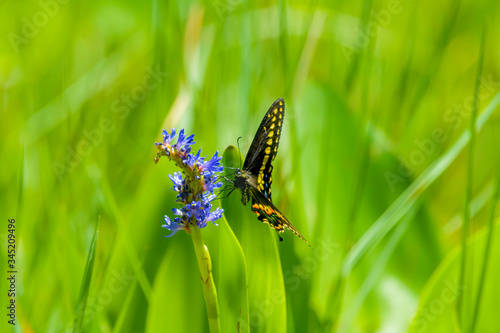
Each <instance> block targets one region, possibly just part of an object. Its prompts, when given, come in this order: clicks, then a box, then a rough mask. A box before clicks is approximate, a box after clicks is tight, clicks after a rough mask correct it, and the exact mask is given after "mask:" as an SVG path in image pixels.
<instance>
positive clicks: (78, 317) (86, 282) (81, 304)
mask: <svg viewBox="0 0 500 333" xmlns="http://www.w3.org/2000/svg"><path fill="white" fill-rule="evenodd" d="M98 234H99V232H98V231H97V225H96V229H95V232H94V237H93V238H92V243H91V244H90V248H89V253H88V256H87V265H86V266H85V272H84V273H83V280H82V286H81V289H80V298H79V300H78V305H77V306H76V313H75V321H74V324H73V332H83V319H84V318H85V308H86V306H87V298H88V296H89V289H90V282H91V281H92V271H93V270H94V262H95V254H96V248H97V236H98Z"/></svg>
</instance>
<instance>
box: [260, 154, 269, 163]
mask: <svg viewBox="0 0 500 333" xmlns="http://www.w3.org/2000/svg"><path fill="white" fill-rule="evenodd" d="M268 160H269V155H266V156H264V160H263V161H262V165H266V164H267V161H268Z"/></svg>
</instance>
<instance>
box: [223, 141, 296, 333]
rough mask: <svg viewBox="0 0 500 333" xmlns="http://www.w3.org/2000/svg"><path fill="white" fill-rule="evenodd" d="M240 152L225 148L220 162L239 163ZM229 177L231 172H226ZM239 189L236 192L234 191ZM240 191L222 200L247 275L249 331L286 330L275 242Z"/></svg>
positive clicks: (282, 287)
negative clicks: (238, 245) (238, 244)
mask: <svg viewBox="0 0 500 333" xmlns="http://www.w3.org/2000/svg"><path fill="white" fill-rule="evenodd" d="M240 158H241V156H240V153H239V151H238V149H236V147H234V146H229V147H227V148H226V150H225V151H224V154H223V164H224V166H226V167H238V166H239V165H240ZM229 178H232V175H229ZM235 192H239V191H235ZM240 195H241V193H233V194H232V195H231V196H229V197H228V198H226V199H223V200H222V206H223V207H224V211H225V213H224V214H225V216H226V218H227V221H228V223H229V225H230V226H231V228H232V229H233V230H234V233H235V235H236V237H237V238H238V240H239V241H240V244H241V247H242V249H243V252H244V254H245V259H246V264H247V278H248V302H249V321H248V322H247V323H242V324H243V325H249V327H250V330H251V331H252V332H286V330H287V328H286V322H287V321H286V296H285V286H284V282H283V274H282V270H281V261H280V257H279V252H278V248H277V245H276V241H277V239H278V237H277V236H276V233H275V232H274V230H272V229H271V228H270V227H269V226H268V225H266V224H264V223H261V222H260V221H259V220H257V218H256V217H255V215H254V214H252V213H251V210H250V207H245V206H243V205H242V203H241V201H240V199H241V196H240Z"/></svg>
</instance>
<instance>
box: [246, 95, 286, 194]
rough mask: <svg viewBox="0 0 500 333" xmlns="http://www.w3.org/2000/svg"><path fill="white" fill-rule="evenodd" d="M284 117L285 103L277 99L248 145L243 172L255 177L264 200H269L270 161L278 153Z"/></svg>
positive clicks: (271, 168) (271, 180) (271, 167)
mask: <svg viewBox="0 0 500 333" xmlns="http://www.w3.org/2000/svg"><path fill="white" fill-rule="evenodd" d="M284 117H285V102H284V101H283V99H282V98H279V99H277V100H276V101H275V102H274V103H273V104H272V105H271V107H270V108H269V110H268V111H267V113H266V115H265V116H264V119H262V122H261V123H260V126H259V129H258V130H257V133H256V134H255V137H254V139H253V141H252V144H251V145H250V149H249V150H248V153H247V156H246V157H245V163H244V164H243V171H245V173H247V174H249V175H250V177H255V179H254V182H255V186H256V187H257V189H258V190H259V191H260V192H262V193H263V194H264V196H265V197H266V198H268V199H269V200H270V199H271V184H272V182H273V179H272V177H271V175H272V172H273V166H272V161H273V160H274V158H275V157H276V154H277V153H278V145H279V140H280V137H281V129H282V127H283V119H284Z"/></svg>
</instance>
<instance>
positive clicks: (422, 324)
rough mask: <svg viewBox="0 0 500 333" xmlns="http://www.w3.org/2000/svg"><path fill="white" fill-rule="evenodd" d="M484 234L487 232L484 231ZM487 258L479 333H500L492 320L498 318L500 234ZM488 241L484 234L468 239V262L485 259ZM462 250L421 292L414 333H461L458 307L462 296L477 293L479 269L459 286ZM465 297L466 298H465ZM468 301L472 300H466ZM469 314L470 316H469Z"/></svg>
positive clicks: (446, 261)
mask: <svg viewBox="0 0 500 333" xmlns="http://www.w3.org/2000/svg"><path fill="white" fill-rule="evenodd" d="M483 231H484V230H483ZM493 239H494V241H493V242H492V244H491V248H490V254H489V257H488V267H489V269H488V271H487V274H486V277H485V282H484V284H483V288H484V289H483V294H482V300H481V312H480V314H479V317H478V319H477V323H476V330H477V332H499V331H500V321H498V320H492V318H495V317H497V316H498V304H499V303H498V295H499V294H500V286H499V285H498V284H497V283H496V281H498V280H499V279H500V266H499V265H498V264H497V262H498V259H497V258H498V256H500V233H496V234H495V235H494V237H493ZM487 240H488V238H487V237H486V233H485V232H480V233H479V235H477V236H476V237H474V238H472V239H469V244H468V249H469V253H470V257H469V258H468V260H470V261H472V262H476V263H480V262H482V261H483V259H484V258H485V244H486V242H487ZM460 255H461V251H460V248H459V247H457V248H456V249H455V251H453V252H452V253H450V254H449V255H448V256H447V257H446V258H445V259H444V260H443V261H442V263H441V264H440V265H439V267H438V268H437V269H436V271H435V272H434V274H433V275H432V276H431V278H430V279H429V281H428V283H427V285H426V286H425V288H424V290H423V291H422V293H421V298H420V305H419V308H418V311H417V313H416V315H415V318H414V320H413V322H412V325H411V328H410V332H411V333H425V332H458V331H459V330H458V318H457V316H456V312H455V309H456V305H457V300H458V297H459V295H460V294H463V293H464V291H467V294H468V295H469V294H470V291H475V290H478V286H479V281H480V279H479V276H480V274H481V271H480V270H477V269H476V270H474V271H473V272H470V274H468V275H467V280H466V283H465V288H463V287H462V286H461V285H460V284H459V279H458V273H459V268H460ZM464 296H465V295H464ZM464 301H465V302H468V301H470V299H468V298H464ZM469 315H470V314H469Z"/></svg>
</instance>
